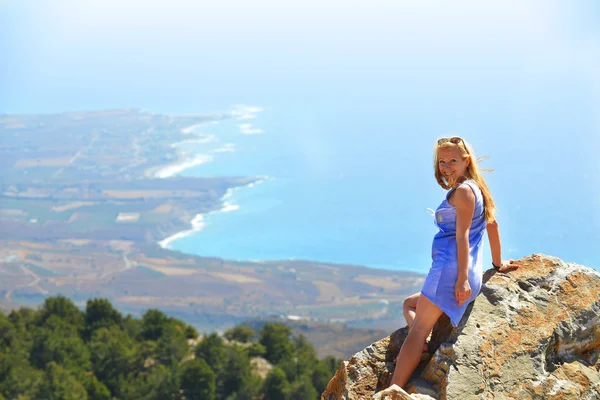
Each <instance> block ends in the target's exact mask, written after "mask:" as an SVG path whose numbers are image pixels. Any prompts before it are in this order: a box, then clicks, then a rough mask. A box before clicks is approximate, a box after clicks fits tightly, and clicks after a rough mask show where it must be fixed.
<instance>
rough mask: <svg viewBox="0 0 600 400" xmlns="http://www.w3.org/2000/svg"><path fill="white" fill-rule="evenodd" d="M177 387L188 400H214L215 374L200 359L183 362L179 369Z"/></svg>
mask: <svg viewBox="0 0 600 400" xmlns="http://www.w3.org/2000/svg"><path fill="white" fill-rule="evenodd" d="M179 376H180V378H179V381H180V384H179V387H180V388H181V390H183V394H184V396H185V398H186V399H188V400H215V398H216V397H215V393H216V383H215V382H216V375H215V373H214V372H213V370H212V369H211V368H210V367H209V366H208V364H207V363H206V361H204V360H202V359H197V358H196V359H194V360H191V361H188V362H186V363H184V364H183V365H182V367H181V369H180V375H179Z"/></svg>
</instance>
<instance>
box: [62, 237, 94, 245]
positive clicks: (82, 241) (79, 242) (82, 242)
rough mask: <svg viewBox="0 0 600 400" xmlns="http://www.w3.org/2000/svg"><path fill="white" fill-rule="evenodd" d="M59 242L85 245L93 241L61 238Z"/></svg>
mask: <svg viewBox="0 0 600 400" xmlns="http://www.w3.org/2000/svg"><path fill="white" fill-rule="evenodd" d="M58 242H59V243H66V244H72V245H75V246H85V245H87V244H90V243H91V242H92V241H91V240H90V239H63V240H59V241H58Z"/></svg>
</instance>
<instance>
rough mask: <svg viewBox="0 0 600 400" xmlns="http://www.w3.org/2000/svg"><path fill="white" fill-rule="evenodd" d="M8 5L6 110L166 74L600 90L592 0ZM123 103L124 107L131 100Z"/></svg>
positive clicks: (598, 6)
mask: <svg viewBox="0 0 600 400" xmlns="http://www.w3.org/2000/svg"><path fill="white" fill-rule="evenodd" d="M0 4H1V6H0V14H1V16H0V37H1V42H0V54H2V62H1V63H0V68H1V70H0V72H1V76H0V86H1V87H2V88H3V90H2V92H3V94H2V101H1V103H0V109H2V110H3V111H36V109H37V110H39V111H43V109H44V108H47V109H48V110H51V109H52V104H47V106H46V107H44V106H43V104H44V103H43V102H31V99H30V100H27V96H26V92H29V93H31V95H35V96H42V98H43V99H44V101H46V102H47V103H52V101H51V95H50V94H51V93H53V92H54V93H55V92H56V91H57V90H58V89H62V91H63V93H67V94H68V93H71V94H72V96H84V95H93V94H97V93H98V92H100V93H101V94H103V95H107V96H108V99H110V97H111V96H110V93H108V92H109V89H108V88H109V87H111V86H116V85H118V86H121V90H123V89H124V87H123V85H125V88H127V87H129V88H130V89H131V90H138V91H139V89H140V88H141V87H143V86H144V85H147V82H148V81H154V82H153V84H157V82H156V81H157V80H160V81H161V83H162V84H163V85H164V87H171V88H173V87H177V88H183V86H184V85H185V83H184V82H185V80H187V81H188V82H189V80H192V79H194V80H195V81H196V82H202V83H205V84H207V85H208V83H209V82H212V81H214V80H221V81H227V80H228V79H229V78H231V80H232V81H235V82H243V81H244V79H258V80H266V79H280V80H286V79H293V78H294V77H298V79H310V78H311V77H315V78H326V77H332V78H335V79H347V80H351V79H355V80H356V79H368V77H369V76H370V75H373V74H376V75H378V76H388V77H389V78H390V79H394V78H398V77H405V78H406V77H415V78H417V79H418V78H419V77H422V76H431V77H434V78H440V79H448V78H451V79H470V80H473V79H478V78H480V79H489V78H494V77H500V78H506V77H509V78H511V79H555V78H559V77H564V76H565V75H570V76H572V77H573V78H574V79H578V80H580V81H581V83H582V84H583V85H588V86H590V87H592V86H593V87H594V90H595V94H596V101H597V100H598V92H599V91H600V68H598V67H597V66H598V65H600V40H599V39H600V37H599V36H600V35H599V31H600V24H599V22H600V3H599V2H598V1H595V0H589V1H569V2H560V1H541V0H540V1H493V2H492V1H478V0H470V1H453V2H448V1H419V2H417V1H413V2H408V1H391V0H388V1H368V2H367V1H361V2H358V1H322V0H319V1H316V0H303V1H227V0H220V1H206V0H203V1H183V0H172V1H142V0H139V1H138V0H133V1H132V0H129V1H122V0H104V1H96V0H87V1H75V0H72V1H70V0H64V1H61V0H58V1H32V0H25V1H23V0H19V1H16V0H15V1H6V0H3V1H2V2H1V3H0ZM66 83H70V84H66ZM236 84H237V83H236ZM113 97H114V98H113V101H114V103H115V105H118V106H120V105H123V104H121V103H122V101H123V96H122V93H121V92H119V91H114V96H113ZM134 98H135V97H133V96H132V97H131V99H134ZM117 103H118V104H117ZM131 105H132V106H135V105H134V104H131ZM28 107H30V108H32V109H28Z"/></svg>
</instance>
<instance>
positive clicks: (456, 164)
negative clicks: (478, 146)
mask: <svg viewBox="0 0 600 400" xmlns="http://www.w3.org/2000/svg"><path fill="white" fill-rule="evenodd" d="M470 161H471V160H470V158H469V157H467V158H463V157H462V155H461V154H460V150H459V149H458V147H456V146H455V145H451V146H448V147H440V148H439V149H438V151H437V168H438V169H439V171H440V174H441V175H442V178H443V179H444V180H445V181H446V182H447V183H448V186H450V187H453V186H454V185H456V184H457V183H459V182H462V180H463V178H464V176H465V173H466V172H467V167H468V166H469V162H470Z"/></svg>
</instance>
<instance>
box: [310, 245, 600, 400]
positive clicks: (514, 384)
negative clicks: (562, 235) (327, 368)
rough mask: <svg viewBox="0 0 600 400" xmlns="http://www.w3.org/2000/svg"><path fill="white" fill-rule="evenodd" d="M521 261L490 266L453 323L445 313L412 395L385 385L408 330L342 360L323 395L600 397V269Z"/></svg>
mask: <svg viewBox="0 0 600 400" xmlns="http://www.w3.org/2000/svg"><path fill="white" fill-rule="evenodd" d="M518 263H520V264H521V265H523V267H522V268H520V269H518V270H514V271H510V272H508V273H497V272H496V271H494V270H489V271H487V272H486V273H485V275H484V283H485V284H484V286H483V288H482V291H481V294H480V295H479V296H478V297H477V298H476V299H475V301H474V302H473V303H471V305H470V306H469V307H468V308H467V312H466V313H465V316H464V317H463V319H462V321H461V322H460V324H459V326H458V327H457V328H453V327H452V325H451V324H450V321H449V319H448V318H447V317H446V316H445V315H443V316H442V317H441V318H440V320H439V321H438V322H437V324H436V326H435V327H434V329H433V333H432V336H431V340H430V341H429V354H424V356H423V357H422V358H421V363H420V364H419V366H418V367H417V369H416V370H415V372H414V374H413V375H412V377H411V379H410V381H409V382H408V384H407V387H406V389H407V390H406V392H405V391H404V390H402V389H401V388H399V387H397V386H395V385H394V386H392V387H390V388H387V387H388V383H389V381H390V380H391V377H392V375H393V372H394V367H395V365H394V363H393V360H394V359H395V358H396V356H397V355H398V352H399V350H400V347H401V346H402V343H403V342H404V339H405V338H406V335H407V334H408V329H407V328H406V327H404V328H401V329H399V330H397V331H395V332H394V333H392V334H391V335H390V336H389V337H386V338H383V339H381V340H380V341H378V342H375V343H373V344H371V345H370V346H369V347H367V348H366V349H364V350H363V351H361V352H359V353H356V354H355V355H354V356H353V357H352V358H350V360H348V361H344V362H342V364H341V365H340V368H339V369H338V371H337V372H336V373H335V375H334V377H333V378H332V379H331V381H330V382H329V385H328V386H327V389H326V390H325V392H323V394H322V397H321V399H323V400H342V399H344V400H359V399H360V400H363V399H378V400H384V399H386V400H392V399H432V398H433V399H439V400H445V399H449V400H453V399H460V400H471V399H478V400H479V399H484V400H487V399H490V400H491V399H561V400H567V399H600V273H598V272H596V271H594V270H593V269H590V268H587V267H584V266H580V265H577V264H572V263H568V264H567V263H564V262H562V261H561V260H559V259H558V258H555V257H550V256H546V255H543V254H534V255H532V256H530V257H527V258H525V259H523V260H519V261H518ZM386 388H387V389H386Z"/></svg>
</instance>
